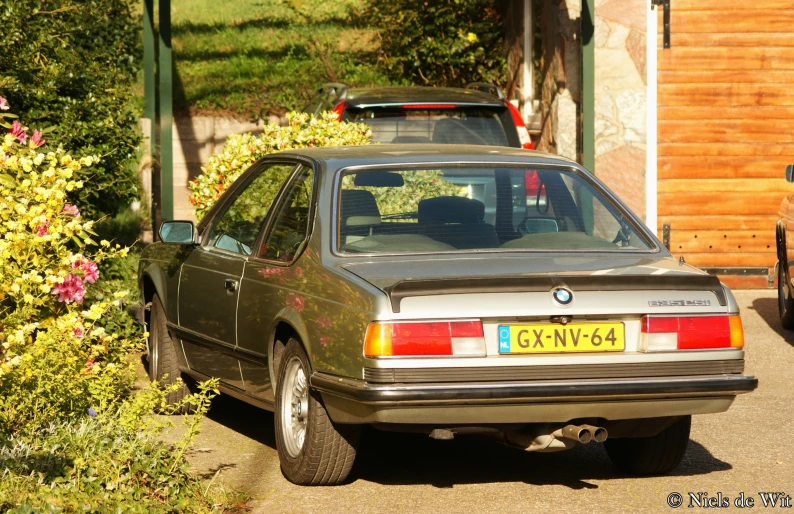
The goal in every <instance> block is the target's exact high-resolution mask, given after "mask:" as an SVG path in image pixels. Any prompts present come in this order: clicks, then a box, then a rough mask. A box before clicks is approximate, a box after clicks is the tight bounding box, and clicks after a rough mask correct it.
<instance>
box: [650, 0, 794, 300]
mask: <svg viewBox="0 0 794 514" xmlns="http://www.w3.org/2000/svg"><path fill="white" fill-rule="evenodd" d="M671 3H672V11H671V38H670V39H671V46H672V48H669V49H663V48H662V38H661V34H662V18H661V8H657V10H658V11H660V12H659V19H658V27H659V30H658V33H659V41H658V45H657V48H658V50H657V55H658V63H659V64H658V67H659V98H658V101H659V106H658V117H659V125H658V138H659V139H658V142H659V146H658V152H659V154H658V155H659V160H658V177H659V184H658V187H659V189H658V215H659V225H658V228H659V237H660V238H661V237H662V226H663V224H669V225H670V250H671V251H672V252H673V254H674V255H683V256H684V257H685V259H686V261H687V262H688V263H691V264H694V265H696V266H701V267H708V268H759V267H772V266H774V263H775V261H776V260H777V258H776V254H775V222H776V220H777V210H778V207H779V205H780V202H781V200H782V199H783V197H784V196H785V194H786V193H787V192H788V191H789V190H790V189H791V187H792V186H791V185H790V184H788V183H787V182H786V181H785V180H784V179H783V178H782V177H783V176H784V169H785V166H786V164H788V163H793V162H794V33H792V32H791V28H792V27H794V0H755V1H752V2H748V1H747V0H673V1H672V2H671ZM731 271H736V272H738V271H739V270H731ZM721 278H723V281H724V282H726V283H727V284H729V285H730V286H732V287H766V285H767V279H766V277H765V276H760V275H755V276H740V275H721Z"/></svg>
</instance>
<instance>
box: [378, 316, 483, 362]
mask: <svg viewBox="0 0 794 514" xmlns="http://www.w3.org/2000/svg"><path fill="white" fill-rule="evenodd" d="M364 355H365V356H367V357H405V356H429V355H433V356H444V355H453V356H470V357H471V356H485V336H484V334H483V329H482V321H480V320H470V321H429V322H401V323H400V322H398V323H381V322H374V323H370V325H369V327H368V328H367V336H366V339H365V340H364Z"/></svg>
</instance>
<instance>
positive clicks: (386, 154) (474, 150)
mask: <svg viewBox="0 0 794 514" xmlns="http://www.w3.org/2000/svg"><path fill="white" fill-rule="evenodd" d="M271 155H272V156H273V157H276V159H277V158H278V156H285V157H286V156H302V157H308V158H309V159H312V160H316V161H325V162H326V163H328V167H329V169H338V168H344V167H347V166H361V165H370V164H372V165H384V164H392V163H394V164H398V163H434V162H447V163H449V162H474V163H484V164H487V163H491V162H499V163H504V162H515V163H520V164H524V163H526V164H527V165H531V164H538V165H541V164H551V165H564V166H566V165H567V166H570V165H571V164H573V165H576V166H578V165H577V164H576V163H575V162H574V161H571V160H569V159H566V158H565V157H561V156H559V155H554V154H549V153H544V152H538V151H534V150H524V149H523V148H509V147H503V146H485V145H438V144H401V145H389V144H373V145H360V146H328V147H318V148H300V149H294V150H285V151H283V152H279V153H277V154H271Z"/></svg>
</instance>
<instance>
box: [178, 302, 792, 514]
mask: <svg viewBox="0 0 794 514" xmlns="http://www.w3.org/2000/svg"><path fill="white" fill-rule="evenodd" d="M736 297H737V300H738V302H739V305H740V306H741V308H742V318H743V321H744V330H745V340H746V350H747V356H746V358H747V362H746V371H747V373H750V374H753V375H755V376H757V377H758V378H759V381H760V385H759V388H758V389H757V390H756V391H755V392H754V393H751V394H747V395H743V396H740V397H739V398H738V399H737V400H736V402H735V403H734V404H733V406H732V407H731V409H730V410H729V411H728V412H726V413H722V414H711V415H704V416H699V417H695V418H694V419H693V423H692V436H691V441H690V444H689V449H688V451H687V454H686V456H685V458H684V461H683V463H682V464H681V466H680V467H679V468H678V469H677V470H676V471H675V472H674V473H672V474H671V475H668V476H664V477H653V478H637V477H626V476H623V475H621V474H619V473H618V472H617V471H616V470H615V469H614V468H613V467H612V465H611V463H610V461H609V459H608V457H607V455H606V452H605V451H604V450H603V448H602V447H601V445H598V444H589V445H587V446H580V447H577V448H574V449H572V450H570V451H567V452H563V453H557V454H537V453H525V452H522V451H520V450H515V449H511V448H507V447H504V446H501V445H499V444H498V443H495V442H493V441H491V440H489V439H487V438H484V437H475V436H470V437H462V436H459V437H457V438H456V439H455V440H454V441H435V440H432V439H430V438H428V437H426V436H417V435H402V434H387V433H380V432H377V431H369V432H366V433H365V440H364V441H363V445H362V448H361V449H360V451H359V456H358V458H357V461H356V464H355V467H354V468H353V472H352V476H351V479H350V480H349V483H348V484H346V485H343V486H338V487H313V488H310V487H299V486H295V485H292V484H290V483H289V482H287V481H286V480H285V479H284V478H283V477H282V475H281V472H280V470H279V465H278V456H277V454H276V449H275V441H274V438H273V415H272V414H270V413H268V412H264V411H261V410H258V409H256V408H254V407H250V406H248V405H246V404H244V403H242V402H239V401H236V400H234V399H232V398H228V397H220V398H218V399H217V400H216V402H215V404H214V405H213V408H212V410H211V412H210V414H209V417H208V419H206V420H205V421H204V423H203V430H202V433H201V434H200V436H199V437H198V439H197V441H196V445H195V447H194V449H193V450H192V451H191V453H190V456H189V458H190V460H191V463H192V465H193V467H194V468H195V470H196V471H197V472H198V473H202V474H205V475H207V476H209V477H211V476H213V475H216V474H217V477H216V480H221V481H223V482H224V483H225V484H226V485H228V486H231V487H235V488H238V489H240V490H243V491H245V492H247V493H248V494H249V495H251V496H252V497H253V500H252V501H251V503H250V508H251V511H252V512H257V513H258V512H262V513H264V512H268V513H271V512H273V513H280V512H296V513H298V512H300V513H309V512H322V513H329V512H333V513H336V512H356V513H366V512H373V513H379V514H386V513H392V512H410V513H412V514H414V513H421V512H461V513H467V514H472V513H476V512H488V513H493V512H500V513H501V512H505V513H508V512H517V513H518V512H520V513H522V514H523V513H527V512H588V513H590V512H610V513H613V512H670V511H672V510H673V509H671V508H670V507H668V505H667V501H668V496H670V494H671V493H674V492H678V493H680V494H682V495H683V497H684V505H683V506H682V507H681V508H680V509H679V510H686V511H692V510H693V509H691V508H687V506H688V504H689V497H688V493H689V492H693V493H697V492H701V493H704V494H707V495H708V497H717V495H718V493H721V494H722V496H721V497H717V499H715V500H711V501H712V502H715V503H716V504H719V503H723V505H724V502H725V498H727V499H728V500H727V501H728V502H729V503H730V509H729V510H731V511H733V510H738V509H736V507H735V503H734V502H736V501H737V497H739V495H740V494H741V493H744V495H745V498H753V499H754V502H755V503H754V508H753V509H751V510H754V511H757V510H763V511H766V510H768V509H767V508H764V506H763V503H762V499H761V498H760V497H759V494H758V493H759V492H783V493H785V494H787V495H791V496H794V333H784V332H783V331H782V330H781V328H780V326H779V323H778V320H777V306H776V301H777V300H776V296H775V292H774V290H753V291H740V292H738V293H737V294H736ZM778 505H779V503H778ZM715 506H716V505H715ZM695 510H699V509H695ZM709 510H711V509H709ZM742 510H743V511H746V510H748V508H744V509H742ZM775 510H779V509H775ZM783 510H788V509H783ZM790 512H794V510H791V511H790Z"/></svg>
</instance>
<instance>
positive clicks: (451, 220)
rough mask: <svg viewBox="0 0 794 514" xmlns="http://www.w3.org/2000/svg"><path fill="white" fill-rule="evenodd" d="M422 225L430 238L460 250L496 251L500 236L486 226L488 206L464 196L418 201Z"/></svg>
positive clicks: (491, 227) (489, 226)
mask: <svg viewBox="0 0 794 514" xmlns="http://www.w3.org/2000/svg"><path fill="white" fill-rule="evenodd" d="M418 211H419V213H418V214H419V226H420V227H421V229H422V233H423V234H424V235H426V236H428V237H431V238H433V239H435V240H436V241H441V242H442V243H447V244H449V245H452V246H454V247H455V248H457V249H460V250H464V249H476V248H497V247H499V237H498V236H497V234H496V229H494V227H493V226H491V225H489V224H488V223H485V222H484V221H483V219H484V218H485V205H484V204H483V203H482V202H481V201H479V200H473V199H470V198H464V197H461V196H439V197H436V198H428V199H425V200H421V201H420V202H419V208H418Z"/></svg>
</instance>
